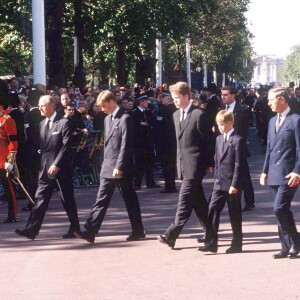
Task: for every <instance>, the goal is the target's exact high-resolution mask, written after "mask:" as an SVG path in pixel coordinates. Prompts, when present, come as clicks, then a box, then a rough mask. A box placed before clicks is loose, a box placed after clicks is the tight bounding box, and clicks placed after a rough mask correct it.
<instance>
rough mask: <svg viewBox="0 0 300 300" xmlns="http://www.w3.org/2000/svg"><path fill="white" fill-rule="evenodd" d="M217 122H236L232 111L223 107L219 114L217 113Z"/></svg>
mask: <svg viewBox="0 0 300 300" xmlns="http://www.w3.org/2000/svg"><path fill="white" fill-rule="evenodd" d="M216 122H217V123H220V122H224V123H228V122H232V124H233V123H234V115H233V113H232V112H231V111H229V110H226V109H223V110H220V111H219V112H218V113H217V115H216Z"/></svg>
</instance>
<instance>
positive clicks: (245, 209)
mask: <svg viewBox="0 0 300 300" xmlns="http://www.w3.org/2000/svg"><path fill="white" fill-rule="evenodd" d="M254 208H255V204H253V205H251V206H248V205H245V206H244V208H243V209H242V211H251V210H253V209H254Z"/></svg>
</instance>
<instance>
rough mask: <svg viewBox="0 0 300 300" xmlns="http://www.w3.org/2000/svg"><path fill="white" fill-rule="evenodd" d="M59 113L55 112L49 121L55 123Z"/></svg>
mask: <svg viewBox="0 0 300 300" xmlns="http://www.w3.org/2000/svg"><path fill="white" fill-rule="evenodd" d="M56 115H57V113H56V111H55V112H54V114H53V115H52V116H51V117H50V118H47V120H49V121H50V122H51V123H53V121H54V119H55V117H56Z"/></svg>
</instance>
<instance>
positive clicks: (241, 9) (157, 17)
mask: <svg viewBox="0 0 300 300" xmlns="http://www.w3.org/2000/svg"><path fill="white" fill-rule="evenodd" d="M2 2H3V3H2ZM51 2H52V1H51V0H46V1H45V5H46V9H45V11H47V7H48V5H50V3H51ZM63 2H64V11H63V19H62V23H63V30H62V37H63V49H64V70H65V71H66V74H68V75H69V78H68V81H70V79H71V77H72V73H73V35H74V0H73V1H71V0H64V1H63ZM248 3H249V0H201V1H200V0H169V1H164V0H130V1H129V0H82V20H83V24H84V44H83V53H84V63H85V68H86V70H87V73H91V74H92V75H93V77H96V78H98V79H99V80H100V81H101V82H105V83H108V82H115V81H118V82H119V83H121V84H124V83H126V82H127V80H128V76H129V74H133V73H134V70H135V62H136V59H137V57H138V56H140V55H141V54H142V53H146V54H147V55H149V56H151V57H154V56H155V39H156V38H157V37H158V36H159V35H160V36H161V37H162V38H163V50H164V53H163V65H164V69H165V71H170V70H173V69H174V67H176V68H177V69H178V70H180V69H182V70H184V69H185V39H186V37H187V35H188V34H190V37H191V57H192V62H193V63H192V67H193V68H197V67H199V66H200V67H201V66H202V62H203V58H204V57H205V58H206V61H207V63H208V66H209V67H210V68H211V69H212V68H213V67H214V66H217V70H218V72H219V73H220V72H226V73H227V74H232V75H234V77H235V78H240V79H243V80H248V79H250V77H251V73H252V68H253V62H252V59H251V57H252V48H251V34H250V33H249V32H248V30H247V28H246V19H245V16H244V13H245V12H246V11H247V5H248ZM0 4H1V11H0V24H2V25H1V27H0V69H1V73H7V72H8V71H9V69H10V70H13V69H16V68H19V69H20V70H21V71H22V73H27V72H30V71H31V69H30V66H31V64H32V58H31V45H30V42H31V1H30V0H15V1H10V0H5V1H4V0H0ZM245 59H247V61H248V66H247V67H245V66H244V65H243V61H244V60H245ZM2 66H3V67H2Z"/></svg>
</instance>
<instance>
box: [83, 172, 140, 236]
mask: <svg viewBox="0 0 300 300" xmlns="http://www.w3.org/2000/svg"><path fill="white" fill-rule="evenodd" d="M116 186H118V187H119V189H120V192H121V195H122V197H123V199H124V202H125V206H126V209H127V213H128V216H129V220H130V224H131V227H132V233H133V234H136V235H140V234H144V227H143V223H142V217H141V209H140V204H139V200H138V197H137V194H136V192H135V190H134V189H133V185H132V179H131V178H130V179H129V178H120V179H106V178H100V186H99V190H98V194H97V198H96V203H95V204H94V205H93V207H92V211H91V215H90V217H89V218H88V219H87V221H86V223H85V225H84V227H85V228H86V230H87V231H89V232H91V233H94V234H97V233H98V231H99V229H100V227H101V224H102V222H103V219H104V217H105V214H106V211H107V208H108V206H109V203H110V200H111V197H112V195H113V192H114V190H115V188H116Z"/></svg>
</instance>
